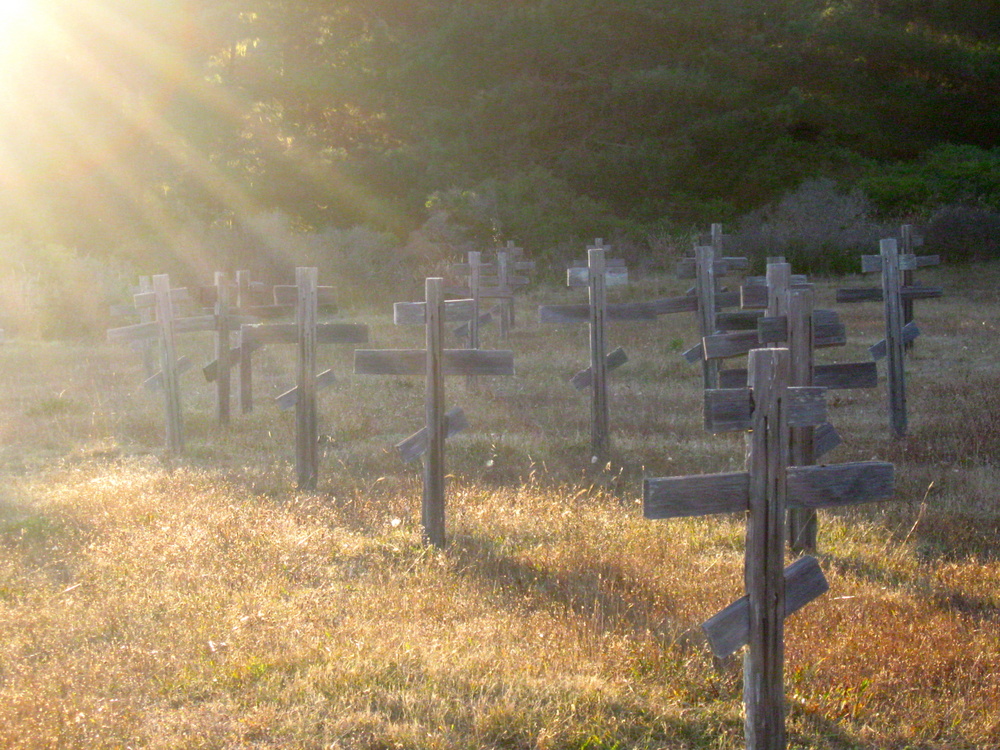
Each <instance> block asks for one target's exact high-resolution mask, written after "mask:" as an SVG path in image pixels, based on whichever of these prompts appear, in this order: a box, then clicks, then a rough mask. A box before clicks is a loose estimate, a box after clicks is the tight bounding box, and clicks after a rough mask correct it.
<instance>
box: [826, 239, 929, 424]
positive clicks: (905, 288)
mask: <svg viewBox="0 0 1000 750" xmlns="http://www.w3.org/2000/svg"><path fill="white" fill-rule="evenodd" d="M904 229H908V227H904ZM904 237H907V238H908V241H909V242H911V243H912V234H911V233H910V232H909V231H907V232H904ZM879 250H880V254H879V255H864V256H862V258H861V270H862V272H864V273H876V272H880V273H881V274H882V287H881V288H875V289H840V290H838V291H837V301H838V302H861V301H864V300H882V302H883V304H884V306H885V338H884V339H883V340H882V341H879V342H877V343H875V344H873V345H872V346H871V347H869V349H868V351H869V352H871V355H872V357H874V358H875V359H876V360H878V359H882V358H886V362H887V370H886V372H887V376H886V380H887V381H888V385H889V427H890V429H891V430H892V433H893V435H894V436H895V437H903V436H905V435H906V430H907V415H906V375H905V371H904V366H903V352H904V349H905V348H906V346H907V345H908V344H910V343H912V342H913V340H914V339H916V337H917V336H919V335H920V330H919V329H918V328H917V324H916V322H915V321H913V320H910V321H909V322H905V321H904V315H903V306H904V304H905V303H906V302H907V301H910V302H911V303H912V301H913V300H915V299H933V298H936V297H941V296H942V295H943V294H944V291H943V290H942V289H941V288H940V287H925V286H913V285H904V284H903V283H902V277H903V274H905V273H906V272H908V271H909V272H911V277H910V278H911V280H912V271H913V270H915V269H916V268H920V267H923V266H929V265H935V264H937V263H939V262H940V259H939V258H938V256H936V255H930V256H917V255H913V254H912V253H906V254H903V255H900V253H899V246H898V245H897V243H896V240H894V239H885V240H882V241H881V242H880V243H879ZM910 314H911V316H912V306H911V308H910Z"/></svg>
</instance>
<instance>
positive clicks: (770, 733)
mask: <svg viewBox="0 0 1000 750" xmlns="http://www.w3.org/2000/svg"><path fill="white" fill-rule="evenodd" d="M790 378H791V353H790V352H789V350H787V349H755V350H753V351H752V352H750V362H749V387H748V388H740V389H722V390H708V391H706V392H705V410H706V419H708V420H709V421H710V422H711V423H712V424H714V425H715V426H716V427H718V428H722V427H723V426H725V427H726V428H727V429H730V430H738V431H745V430H750V435H749V451H748V456H747V470H746V471H742V472H733V473H729V474H710V475H703V476H684V477H670V478H664V479H647V480H646V481H645V483H644V487H643V509H644V514H645V516H646V518H650V519H664V518H676V517H680V516H700V515H707V514H711V513H736V512H745V513H747V534H746V562H745V571H744V574H745V585H746V595H745V596H744V597H743V598H741V599H739V600H738V601H736V602H734V603H733V604H731V605H730V606H728V607H726V609H724V610H723V611H722V612H720V613H719V614H717V615H715V616H714V617H712V618H711V619H709V620H708V621H707V622H706V623H705V624H704V625H702V628H703V630H704V631H705V633H706V635H707V636H708V639H709V643H710V644H711V647H712V651H713V652H714V653H715V655H716V656H718V657H720V658H725V657H727V656H729V655H731V654H733V653H734V652H735V651H737V650H738V649H740V648H741V647H742V646H744V645H748V646H749V649H748V651H747V654H746V657H745V659H744V667H743V668H744V678H743V685H744V687H743V701H744V705H745V709H746V719H745V724H744V726H745V732H746V743H747V748H748V750H784V748H785V746H786V741H785V701H784V620H785V617H787V616H788V615H789V614H791V613H792V612H794V611H795V610H797V609H799V608H800V607H802V606H804V605H805V604H807V603H808V602H810V601H812V600H813V599H815V598H816V597H817V596H819V595H821V594H822V593H823V592H825V591H826V590H827V589H828V585H827V583H826V579H825V577H824V576H823V572H822V570H821V569H820V567H819V564H818V563H817V562H816V560H815V559H814V558H811V557H804V558H801V559H800V560H798V561H797V562H796V563H794V564H793V565H791V566H789V567H788V568H787V569H784V548H785V544H784V539H785V529H784V519H785V507H786V505H787V506H798V507H803V508H810V509H816V508H825V507H831V506H838V505H848V504H856V503H863V502H868V501H872V500H877V499H880V498H885V497H888V496H889V495H890V494H891V493H892V491H893V481H894V479H893V466H892V464H888V463H882V462H875V461H868V462H861V463H852V464H840V465H832V466H794V465H791V463H790V455H789V444H790V441H789V437H790V435H789V430H790V429H792V428H803V427H814V426H817V425H819V424H822V423H823V422H825V421H826V404H825V399H824V396H823V390H824V389H822V388H815V387H811V388H810V387H794V386H790V385H789V381H790Z"/></svg>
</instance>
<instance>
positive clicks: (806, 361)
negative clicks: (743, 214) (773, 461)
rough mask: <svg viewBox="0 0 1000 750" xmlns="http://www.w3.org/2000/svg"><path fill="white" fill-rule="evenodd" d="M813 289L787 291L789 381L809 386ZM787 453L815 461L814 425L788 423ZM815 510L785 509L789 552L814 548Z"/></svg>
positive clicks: (799, 460) (800, 461)
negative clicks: (805, 425)
mask: <svg viewBox="0 0 1000 750" xmlns="http://www.w3.org/2000/svg"><path fill="white" fill-rule="evenodd" d="M814 305H815V292H814V291H813V290H812V289H809V288H805V289H791V290H789V291H788V313H787V314H788V351H789V354H790V356H791V365H790V370H789V384H790V385H792V386H804V387H808V386H812V385H813V377H814V376H813V372H814V359H815V356H814V349H815V347H814V328H815V326H814V322H813V310H814ZM790 433H791V448H790V457H791V462H792V465H793V466H811V465H812V464H814V463H816V440H815V436H816V428H815V427H812V426H808V427H792V428H790ZM817 534H818V521H817V518H816V511H815V510H812V509H809V508H789V509H788V544H789V546H790V547H791V549H792V551H793V552H806V551H814V550H815V549H816V546H817Z"/></svg>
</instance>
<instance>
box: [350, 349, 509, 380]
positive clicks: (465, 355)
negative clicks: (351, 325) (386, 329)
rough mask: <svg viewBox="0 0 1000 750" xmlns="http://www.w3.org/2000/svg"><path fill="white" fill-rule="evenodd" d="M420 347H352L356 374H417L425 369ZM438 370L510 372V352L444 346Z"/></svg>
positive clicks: (425, 357) (424, 354)
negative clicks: (440, 368)
mask: <svg viewBox="0 0 1000 750" xmlns="http://www.w3.org/2000/svg"><path fill="white" fill-rule="evenodd" d="M426 362H427V352H426V351H425V350H424V349H356V350H355V351H354V372H355V374H357V375H400V376H403V375H420V374H422V373H423V372H424V370H425V369H426V368H425V366H426ZM442 371H443V373H444V375H445V376H452V375H513V374H514V352H512V351H510V350H506V349H445V350H444V352H443V362H442Z"/></svg>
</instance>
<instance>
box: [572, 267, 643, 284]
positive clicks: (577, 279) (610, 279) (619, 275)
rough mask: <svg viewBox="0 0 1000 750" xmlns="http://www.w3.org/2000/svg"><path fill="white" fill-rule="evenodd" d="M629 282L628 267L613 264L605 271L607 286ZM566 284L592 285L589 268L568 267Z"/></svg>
mask: <svg viewBox="0 0 1000 750" xmlns="http://www.w3.org/2000/svg"><path fill="white" fill-rule="evenodd" d="M626 284H628V269H627V268H620V267H618V266H612V267H610V268H607V269H605V271H604V285H605V286H625V285H626ZM566 286H571V287H580V286H590V269H589V268H586V267H584V268H567V269H566Z"/></svg>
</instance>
